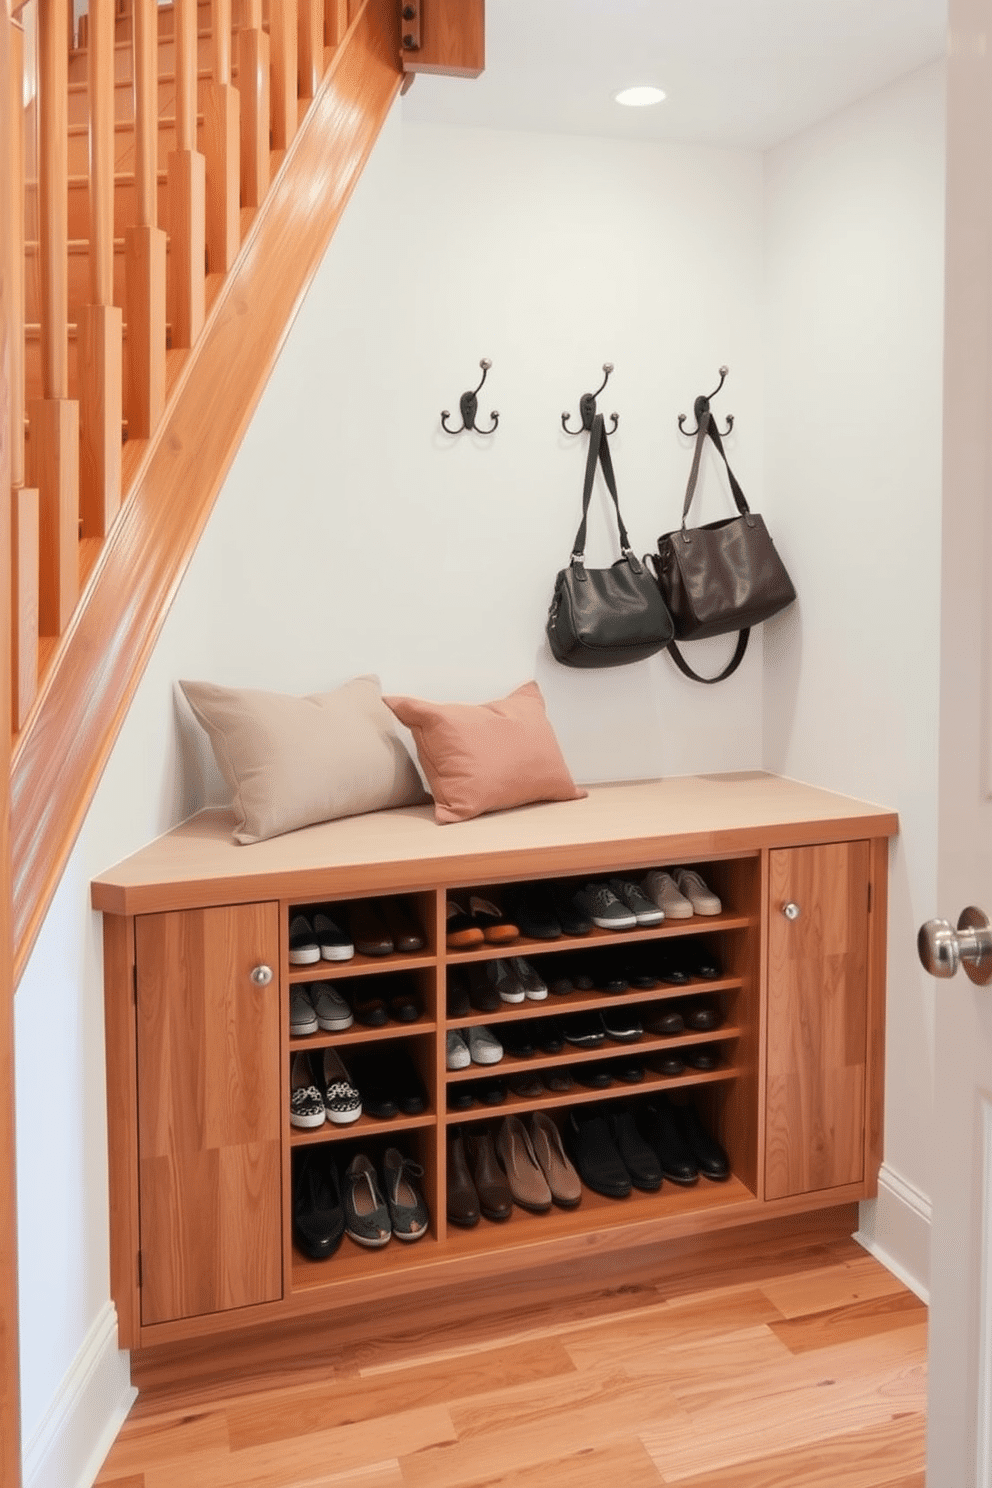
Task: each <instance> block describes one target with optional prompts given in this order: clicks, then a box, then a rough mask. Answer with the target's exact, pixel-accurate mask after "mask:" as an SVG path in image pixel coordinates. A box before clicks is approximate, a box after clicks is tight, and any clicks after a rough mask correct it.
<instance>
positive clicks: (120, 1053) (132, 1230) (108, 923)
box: [103, 915, 141, 1339]
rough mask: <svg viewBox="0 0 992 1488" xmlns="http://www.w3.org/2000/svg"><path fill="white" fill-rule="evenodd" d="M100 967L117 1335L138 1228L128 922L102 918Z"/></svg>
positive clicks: (132, 1294) (132, 1313) (132, 1331)
mask: <svg viewBox="0 0 992 1488" xmlns="http://www.w3.org/2000/svg"><path fill="white" fill-rule="evenodd" d="M103 966H104V979H105V982H104V984H105V997H106V1003H105V1008H106V1015H105V1017H104V1039H105V1046H106V1060H107V1148H108V1166H109V1171H110V1185H109V1193H110V1288H111V1293H112V1295H113V1297H114V1301H115V1304H116V1307H117V1324H118V1328H119V1329H120V1336H121V1338H122V1339H123V1338H131V1337H134V1336H135V1335H136V1334H137V1331H138V1327H139V1325H140V1320H141V1293H140V1290H139V1288H138V1270H137V1266H136V1265H135V1257H136V1256H137V1254H138V1251H139V1249H140V1247H141V1240H140V1236H139V1233H138V1181H137V1179H138V1128H137V1124H136V1122H135V1120H134V1114H135V1107H134V1092H135V1090H136V1089H137V1078H138V1076H137V1064H136V1057H137V1029H136V1019H137V1008H136V1004H135V984H134V921H133V920H119V919H111V917H110V916H109V915H108V916H106V917H105V918H104V922H103Z"/></svg>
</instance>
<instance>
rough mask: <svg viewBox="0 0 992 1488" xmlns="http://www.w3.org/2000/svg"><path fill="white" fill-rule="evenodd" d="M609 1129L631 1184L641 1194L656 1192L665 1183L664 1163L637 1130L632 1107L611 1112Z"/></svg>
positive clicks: (620, 1107)
mask: <svg viewBox="0 0 992 1488" xmlns="http://www.w3.org/2000/svg"><path fill="white" fill-rule="evenodd" d="M609 1128H610V1136H611V1137H612V1138H613V1141H614V1143H615V1144H616V1149H617V1151H618V1152H619V1154H620V1160H621V1162H622V1163H623V1165H624V1167H625V1168H626V1169H627V1172H628V1173H629V1174H630V1181H631V1183H633V1185H634V1187H635V1188H639V1189H640V1190H641V1192H642V1193H657V1191H658V1189H659V1188H660V1187H661V1180H662V1172H661V1163H660V1162H659V1161H658V1156H657V1153H656V1152H655V1151H654V1149H653V1148H651V1147H649V1146H648V1144H647V1142H645V1140H644V1138H643V1137H642V1136H641V1134H640V1132H639V1131H638V1130H637V1123H636V1122H635V1120H634V1113H633V1111H632V1110H631V1109H630V1107H629V1106H618V1107H616V1108H615V1109H614V1110H612V1111H611V1112H610V1115H609Z"/></svg>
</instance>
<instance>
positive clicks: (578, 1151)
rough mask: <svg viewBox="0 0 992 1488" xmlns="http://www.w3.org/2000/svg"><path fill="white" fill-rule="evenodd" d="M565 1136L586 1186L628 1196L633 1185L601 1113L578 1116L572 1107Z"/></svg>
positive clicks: (615, 1196) (612, 1196)
mask: <svg viewBox="0 0 992 1488" xmlns="http://www.w3.org/2000/svg"><path fill="white" fill-rule="evenodd" d="M562 1139H563V1143H564V1147H565V1151H566V1152H567V1153H568V1155H569V1157H570V1158H571V1159H572V1162H573V1164H574V1165H575V1169H576V1172H577V1173H578V1175H579V1177H580V1178H581V1179H582V1182H583V1183H584V1184H585V1185H586V1187H587V1188H591V1189H592V1191H593V1193H598V1194H603V1195H604V1196H605V1197H606V1198H608V1199H625V1198H626V1197H627V1195H628V1194H629V1193H630V1190H631V1186H632V1185H631V1181H630V1174H629V1173H628V1172H627V1169H626V1167H625V1166H624V1163H623V1160H622V1158H621V1156H620V1154H619V1152H618V1151H617V1149H616V1144H615V1143H614V1141H613V1138H612V1137H611V1136H610V1130H609V1127H608V1126H607V1124H606V1121H605V1119H604V1118H603V1117H602V1116H599V1115H592V1116H589V1115H585V1114H583V1115H582V1116H578V1115H577V1114H576V1113H575V1112H574V1111H573V1112H572V1114H571V1115H570V1116H569V1118H568V1120H567V1121H566V1123H565V1127H564V1130H563V1131H562Z"/></svg>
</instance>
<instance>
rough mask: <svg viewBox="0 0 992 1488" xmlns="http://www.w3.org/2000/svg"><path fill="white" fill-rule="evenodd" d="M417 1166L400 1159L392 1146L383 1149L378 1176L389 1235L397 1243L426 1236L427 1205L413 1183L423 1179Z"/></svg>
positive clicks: (405, 1159)
mask: <svg viewBox="0 0 992 1488" xmlns="http://www.w3.org/2000/svg"><path fill="white" fill-rule="evenodd" d="M423 1176H424V1170H423V1168H422V1167H421V1166H420V1164H419V1163H415V1162H412V1161H411V1159H410V1158H408V1157H404V1156H403V1154H402V1152H400V1151H398V1150H397V1148H395V1147H387V1148H386V1153H385V1156H384V1157H383V1159H382V1177H383V1182H384V1185H385V1189H386V1203H387V1204H388V1205H389V1218H390V1221H391V1223H392V1226H393V1234H394V1235H395V1236H396V1238H397V1240H419V1239H420V1237H421V1235H425V1234H426V1233H427V1222H428V1214H427V1205H426V1204H425V1203H424V1198H423V1194H422V1193H421V1192H420V1190H419V1188H417V1186H416V1185H415V1183H414V1182H413V1180H414V1178H423Z"/></svg>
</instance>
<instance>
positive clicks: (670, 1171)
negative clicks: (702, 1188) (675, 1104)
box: [644, 1097, 699, 1187]
mask: <svg viewBox="0 0 992 1488" xmlns="http://www.w3.org/2000/svg"><path fill="white" fill-rule="evenodd" d="M644 1119H645V1122H646V1127H645V1136H646V1138H647V1141H648V1145H649V1146H650V1147H653V1148H654V1151H655V1155H656V1156H657V1158H658V1161H659V1162H660V1163H661V1171H662V1172H663V1173H664V1175H665V1177H666V1178H670V1179H671V1180H672V1182H673V1183H681V1184H683V1185H684V1186H685V1187H689V1186H691V1185H692V1184H693V1183H698V1182H699V1164H698V1163H697V1162H696V1158H695V1154H694V1153H693V1151H692V1149H691V1147H690V1146H689V1144H688V1142H687V1141H686V1140H685V1138H684V1137H683V1135H682V1131H681V1128H680V1126H679V1123H678V1122H677V1121H676V1119H675V1114H674V1112H673V1110H672V1108H671V1106H670V1105H669V1104H668V1101H667V1100H665V1099H664V1097H663V1098H662V1099H661V1100H659V1101H658V1103H657V1104H656V1105H649V1106H647V1107H646V1108H645V1111H644Z"/></svg>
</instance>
